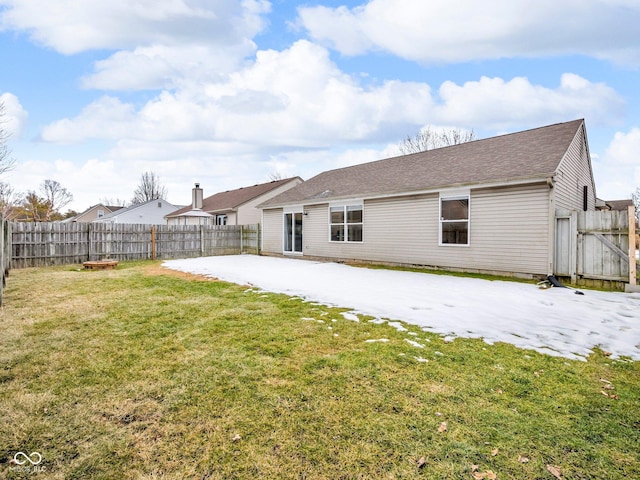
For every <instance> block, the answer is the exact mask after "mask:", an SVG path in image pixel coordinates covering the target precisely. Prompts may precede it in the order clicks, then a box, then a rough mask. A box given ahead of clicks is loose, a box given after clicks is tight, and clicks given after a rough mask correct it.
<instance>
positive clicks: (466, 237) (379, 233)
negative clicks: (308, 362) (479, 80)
mask: <svg viewBox="0 0 640 480" xmlns="http://www.w3.org/2000/svg"><path fill="white" fill-rule="evenodd" d="M595 203H596V195H595V186H594V180H593V173H592V168H591V159H590V155H589V148H588V143H587V135H586V129H585V124H584V121H583V120H575V121H571V122H566V123H560V124H555V125H550V126H546V127H541V128H537V129H533V130H527V131H524V132H519V133H512V134H508V135H501V136H497V137H492V138H487V139H483V140H477V141H473V142H468V143H463V144H460V145H454V146H450V147H445V148H440V149H436V150H430V151H425V152H421V153H415V154H411V155H405V156H400V157H394V158H389V159H385V160H379V161H375V162H370V163H365V164H361V165H355V166H352V167H347V168H341V169H337V170H330V171H327V172H323V173H321V174H319V175H317V176H315V177H313V178H311V179H310V180H308V181H306V182H304V183H302V184H300V185H298V186H297V187H295V188H292V189H291V190H288V191H287V192H284V193H283V194H281V195H278V196H277V197H275V198H273V199H271V200H269V201H267V202H265V203H263V204H262V205H260V207H261V208H262V210H263V239H262V245H263V252H264V253H266V254H279V255H291V256H305V257H311V258H313V257H321V258H327V259H341V260H360V261H371V262H388V263H395V264H410V265H424V266H433V267H437V268H443V269H453V270H464V271H478V272H487V273H499V274H508V275H518V276H537V275H541V276H542V275H547V274H551V273H553V262H554V243H555V242H554V238H555V237H554V228H555V221H554V215H555V211H556V209H566V210H594V209H595Z"/></svg>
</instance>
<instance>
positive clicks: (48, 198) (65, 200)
mask: <svg viewBox="0 0 640 480" xmlns="http://www.w3.org/2000/svg"><path fill="white" fill-rule="evenodd" d="M40 192H41V193H42V199H43V200H44V203H45V204H46V205H47V207H48V210H47V214H46V216H45V222H50V221H52V220H54V218H53V217H54V215H55V216H59V215H60V210H62V208H63V207H66V206H67V205H69V203H71V201H72V200H73V195H71V193H70V192H69V191H68V190H67V189H66V188H64V187H63V186H62V185H60V182H57V181H56V180H45V181H44V182H42V183H41V184H40Z"/></svg>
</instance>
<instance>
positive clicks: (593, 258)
mask: <svg viewBox="0 0 640 480" xmlns="http://www.w3.org/2000/svg"><path fill="white" fill-rule="evenodd" d="M572 213H573V215H574V216H575V217H576V224H575V226H572V229H573V231H572V232H571V233H570V234H569V235H567V232H566V231H565V229H561V228H559V226H560V225H561V223H562V220H563V219H566V218H567V217H568V216H570V215H571V214H572ZM556 225H557V227H556V235H557V239H556V272H554V273H556V274H558V275H566V270H567V269H566V265H567V262H570V263H571V264H572V265H574V266H575V272H576V274H577V277H578V278H586V279H597V280H610V281H619V282H625V281H628V278H629V259H628V258H627V255H626V254H625V255H622V256H621V255H620V253H621V252H622V253H624V252H627V251H628V249H629V223H628V214H627V212H618V211H609V210H605V211H589V212H566V211H558V212H556ZM576 237H577V242H576V251H575V257H573V256H572V254H569V257H568V258H567V257H566V255H567V252H568V251H569V249H568V248H566V243H567V242H568V241H570V240H571V238H576ZM569 271H572V270H571V269H569Z"/></svg>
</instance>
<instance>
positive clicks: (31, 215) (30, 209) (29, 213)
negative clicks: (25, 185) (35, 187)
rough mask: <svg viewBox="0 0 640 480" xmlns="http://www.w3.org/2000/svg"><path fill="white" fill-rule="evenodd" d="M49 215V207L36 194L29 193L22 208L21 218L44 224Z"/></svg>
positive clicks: (23, 201)
mask: <svg viewBox="0 0 640 480" xmlns="http://www.w3.org/2000/svg"><path fill="white" fill-rule="evenodd" d="M48 214H49V206H48V205H47V203H46V202H45V201H44V199H43V198H42V197H41V196H40V195H38V194H37V193H36V192H33V191H29V192H27V194H26V195H25V196H24V199H23V200H22V205H21V206H20V218H21V219H24V220H26V221H27V222H44V221H45V219H46V218H47V215H48Z"/></svg>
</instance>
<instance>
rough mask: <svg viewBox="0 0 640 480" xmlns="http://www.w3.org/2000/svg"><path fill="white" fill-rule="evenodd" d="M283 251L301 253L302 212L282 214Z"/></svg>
mask: <svg viewBox="0 0 640 480" xmlns="http://www.w3.org/2000/svg"><path fill="white" fill-rule="evenodd" d="M284 251H285V252H289V253H302V212H299V213H285V214H284Z"/></svg>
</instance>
